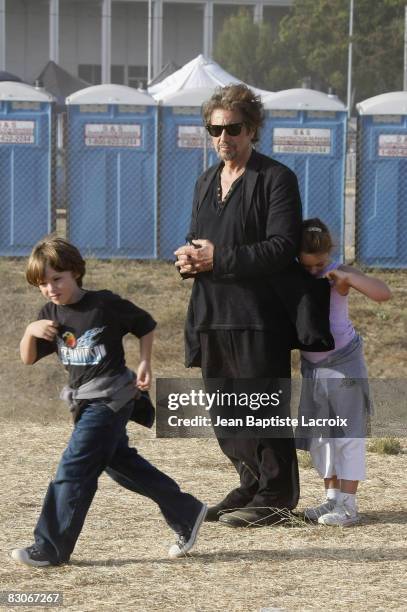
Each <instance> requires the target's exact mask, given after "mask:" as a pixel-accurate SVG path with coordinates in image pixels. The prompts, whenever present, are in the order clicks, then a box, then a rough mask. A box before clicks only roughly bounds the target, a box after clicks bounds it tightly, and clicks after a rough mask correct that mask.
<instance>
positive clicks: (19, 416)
mask: <svg viewBox="0 0 407 612" xmlns="http://www.w3.org/2000/svg"><path fill="white" fill-rule="evenodd" d="M88 267H89V273H88V275H87V282H86V283H85V286H86V287H88V288H96V287H98V288H102V287H103V288H104V287H108V288H110V289H112V290H114V291H117V292H118V293H121V294H122V295H123V296H126V297H128V298H130V299H132V300H134V301H135V302H136V303H137V304H139V305H140V306H142V307H144V308H147V309H148V310H149V311H150V312H152V314H153V315H154V317H155V318H156V319H157V320H158V322H159V329H158V331H157V340H156V346H155V352H154V373H155V376H157V377H164V376H167V377H168V376H174V377H180V376H181V377H182V376H191V377H193V376H197V372H196V371H186V370H185V369H184V368H183V365H182V363H183V361H182V350H183V348H182V347H183V345H182V325H183V320H184V316H185V310H186V305H187V300H188V295H189V291H190V284H189V283H188V282H181V281H180V280H179V278H178V276H177V275H176V274H175V273H174V271H173V269H172V267H171V266H170V264H165V263H158V262H154V263H150V262H144V263H143V262H117V261H116V262H115V261H114V262H90V263H89V266H88ZM378 275H379V276H380V277H381V278H383V279H386V280H387V282H388V283H389V285H390V287H391V289H392V291H393V299H392V300H391V301H390V302H388V303H385V304H381V305H380V304H379V305H377V304H374V303H373V302H370V301H369V300H367V299H365V298H363V297H362V296H360V295H357V294H353V295H352V298H351V314H352V319H353V321H354V323H355V325H356V327H357V328H358V330H359V331H360V332H361V333H362V335H363V336H364V338H365V352H366V359H367V363H368V367H369V371H370V376H371V377H374V378H383V379H386V378H392V379H400V380H405V378H406V363H407V360H406V356H407V342H406V336H405V314H404V313H405V296H406V282H405V281H406V279H407V272H394V273H391V272H380V273H378ZM0 278H1V280H2V287H3V291H2V295H1V297H0V300H1V309H0V312H1V315H0V316H1V319H0V323H1V329H2V342H1V345H0V366H1V367H0V382H1V384H0V421H1V425H2V434H3V435H2V443H1V446H0V460H1V466H2V470H1V473H0V480H1V481H0V496H1V502H0V524H1V531H0V591H6V590H12V591H25V592H32V591H36V592H38V591H47V592H50V591H51V592H55V591H60V592H61V593H62V594H63V598H64V604H63V608H62V609H67V610H72V611H74V612H87V611H89V612H90V611H92V612H96V611H98V612H100V611H102V612H104V611H105V610H106V611H108V610H119V609H120V610H123V611H124V612H127V611H129V612H131V611H137V612H138V611H143V612H144V611H145V612H150V611H151V612H155V611H160V612H170V611H172V610H177V611H178V610H180V611H185V612H187V611H188V612H200V611H202V612H212V611H218V610H219V611H227V612H229V611H230V612H232V611H239V612H240V611H243V612H246V611H247V612H252V611H253V612H255V611H259V612H260V611H261V610H263V611H264V612H266V611H268V610H274V611H277V610H287V611H314V610H320V609H325V610H339V609H340V610H345V611H348V610H349V611H353V610H375V611H381V610H386V611H387V610H405V609H406V608H407V593H406V586H405V585H406V581H405V576H406V569H407V563H406V557H407V554H406V546H405V542H406V535H407V533H406V532H407V529H406V521H407V513H406V506H407V494H406V491H407V486H406V475H405V474H406V467H407V461H406V452H407V445H406V444H405V440H403V441H402V442H403V452H402V453H401V454H399V455H396V456H380V455H376V454H372V453H368V479H367V480H366V482H365V483H363V485H362V486H361V488H360V493H359V495H358V501H359V507H360V512H361V515H362V522H361V524H360V525H358V526H356V527H352V528H348V529H341V528H326V527H322V526H318V527H316V526H312V525H308V524H305V523H304V522H303V521H301V520H298V521H293V522H292V523H290V524H289V525H288V526H273V527H264V528H261V529H253V528H252V529H249V528H246V529H238V530H234V529H230V528H227V527H222V526H221V525H220V524H208V523H205V524H204V526H203V528H202V530H201V533H200V537H199V541H198V544H197V546H196V549H194V553H193V555H192V556H191V557H189V558H186V559H182V560H177V561H170V560H168V559H167V550H168V547H169V545H170V544H171V543H172V541H173V536H172V533H171V532H170V530H169V529H168V527H167V526H166V524H165V523H164V521H163V520H162V518H161V516H160V513H159V511H158V509H157V508H156V507H155V506H154V504H153V503H152V502H150V501H149V500H146V499H144V498H142V497H139V496H137V495H133V494H131V493H130V492H128V491H126V490H124V489H121V488H120V487H118V486H117V484H116V483H114V482H113V481H111V480H110V479H109V478H108V477H107V476H105V475H103V476H102V478H101V479H100V486H99V491H98V493H97V495H96V498H95V501H94V503H93V505H92V508H91V510H90V513H89V515H88V518H87V521H86V524H85V528H84V531H83V533H82V534H81V537H80V539H79V541H78V544H77V547H76V549H75V551H74V554H73V557H72V560H71V563H70V564H69V565H67V566H64V567H60V568H46V569H42V570H41V569H29V568H26V567H24V566H18V565H17V564H15V563H14V562H13V561H12V560H11V559H10V557H9V554H10V551H11V549H12V548H14V547H15V546H24V545H27V544H30V543H31V542H32V529H33V527H34V525H35V521H36V518H37V516H38V513H39V510H40V507H41V503H42V499H43V495H44V492H45V489H46V487H47V484H48V482H49V480H50V479H51V478H52V476H53V473H54V472H55V469H56V466H57V463H58V460H59V457H60V454H61V452H62V450H63V449H64V446H65V443H66V440H67V438H68V436H69V433H70V430H71V425H70V424H69V419H68V416H67V411H66V408H65V407H64V405H63V404H62V403H61V402H59V401H56V399H55V398H57V396H58V392H59V389H60V387H61V386H62V385H63V383H64V373H63V372H62V371H61V370H62V368H60V366H59V365H58V364H57V362H56V360H55V359H54V358H53V357H51V358H48V359H47V360H44V362H43V363H39V364H37V365H36V366H34V367H24V366H22V364H21V363H20V362H19V355H18V342H19V339H20V337H21V335H22V333H23V331H24V328H25V325H26V324H27V323H28V322H29V321H30V320H32V319H34V318H35V316H36V313H37V311H38V309H39V307H40V305H41V303H42V302H41V298H40V296H39V294H38V291H37V290H36V289H33V288H30V287H27V286H26V284H25V281H24V262H23V261H21V260H17V259H16V260H10V259H0ZM126 347H127V349H128V355H129V364H130V365H132V366H134V365H136V359H137V342H135V341H134V339H132V338H129V339H128V340H126ZM293 371H294V374H295V375H296V374H298V355H297V354H296V353H294V354H293ZM129 431H130V437H131V440H132V442H133V443H134V445H135V446H137V448H138V449H139V451H140V453H141V454H142V455H144V456H145V457H146V458H148V459H149V460H151V461H152V462H153V463H154V464H156V465H157V466H158V467H159V468H161V469H163V470H164V471H167V472H168V473H169V474H170V475H171V476H173V477H174V478H175V479H176V480H178V481H179V483H180V484H181V486H182V487H183V488H184V489H186V490H188V491H189V492H191V493H193V494H195V495H197V496H199V497H200V498H201V499H203V500H205V501H207V502H209V503H215V502H217V501H218V500H219V499H220V498H221V497H222V496H223V495H224V494H225V493H226V492H227V491H228V490H230V489H231V488H232V487H234V486H236V484H237V479H236V474H235V472H234V469H233V468H232V466H231V465H229V463H228V462H227V460H226V459H225V458H224V457H223V456H222V455H221V453H220V451H219V449H218V446H217V443H216V441H214V440H212V439H207V440H206V439H203V440H202V439H200V440H185V439H183V440H158V439H155V438H154V434H153V433H151V432H148V431H146V430H143V429H142V428H139V427H137V426H136V425H134V424H130V425H129ZM301 487H302V489H301V499H300V503H299V508H298V509H299V511H301V510H302V509H304V508H305V507H306V506H307V505H309V504H312V503H314V502H315V501H319V500H320V498H321V492H322V491H321V483H320V481H319V479H318V477H317V475H316V473H315V472H314V470H312V469H306V468H301ZM0 607H1V606H0ZM1 609H4V610H13V609H14V607H12V606H10V605H7V604H4V605H3V607H1ZM19 609H21V610H30V609H32V607H25V606H23V607H19ZM35 609H38V610H42V609H46V608H42V607H36V608H35ZM48 609H49V608H48ZM52 609H58V608H52Z"/></svg>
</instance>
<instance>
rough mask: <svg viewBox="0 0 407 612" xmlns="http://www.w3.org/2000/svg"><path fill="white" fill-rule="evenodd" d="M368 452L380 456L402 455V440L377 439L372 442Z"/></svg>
mask: <svg viewBox="0 0 407 612" xmlns="http://www.w3.org/2000/svg"><path fill="white" fill-rule="evenodd" d="M367 450H368V451H369V452H370V453H378V454H379V455H398V454H399V453H401V450H402V449H401V444H400V440H398V439H397V438H391V437H388V438H375V439H374V440H370V442H369V444H368V447H367Z"/></svg>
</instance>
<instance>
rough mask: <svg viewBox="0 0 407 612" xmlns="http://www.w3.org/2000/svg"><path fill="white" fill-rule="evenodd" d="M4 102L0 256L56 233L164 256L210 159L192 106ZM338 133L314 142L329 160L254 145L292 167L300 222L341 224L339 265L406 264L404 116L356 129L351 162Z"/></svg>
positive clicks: (88, 251) (93, 249)
mask: <svg viewBox="0 0 407 612" xmlns="http://www.w3.org/2000/svg"><path fill="white" fill-rule="evenodd" d="M4 104H5V103H0V108H1V109H2V110H1V111H0V113H1V114H2V116H0V176H1V181H2V190H1V196H0V198H1V202H0V204H1V209H0V255H3V256H15V255H17V256H19V255H24V256H25V255H27V254H28V253H29V252H30V250H31V248H32V245H33V244H34V243H35V242H36V241H37V240H39V239H40V238H41V237H42V236H44V235H45V234H47V233H49V232H51V231H55V230H56V231H57V232H58V233H59V234H60V235H63V236H66V237H67V238H68V239H70V240H71V241H72V242H73V243H74V244H76V245H77V246H78V247H79V248H80V249H81V251H82V252H83V254H84V255H85V256H87V257H89V256H94V257H98V258H129V259H173V251H174V250H175V249H176V248H177V247H178V246H179V245H180V244H183V243H184V242H185V236H186V234H187V232H188V227H189V221H190V214H191V207H192V199H193V189H194V184H195V181H196V179H197V178H198V176H199V175H200V174H201V173H202V172H203V171H204V170H205V169H206V168H207V167H208V166H210V165H212V164H213V163H215V161H216V155H215V152H214V150H213V148H212V145H211V140H210V138H209V137H208V135H207V133H206V131H205V130H204V128H203V126H202V120H201V117H200V111H199V108H195V109H193V108H191V107H188V108H186V107H170V108H165V107H159V108H158V109H157V108H156V107H142V106H135V105H127V106H126V105H116V106H114V105H112V106H109V105H88V106H87V107H82V108H81V106H80V105H78V106H75V105H73V106H72V107H70V108H68V112H67V113H64V114H61V115H59V116H58V119H56V117H55V116H54V115H53V114H52V110H51V109H50V108H46V106H47V105H43V104H37V103H32V104H31V106H30V105H29V104H27V103H26V104H25V105H18V104H17V105H16V104H14V107H11V106H10V104H11V103H7V104H8V105H9V106H7V107H5V106H4ZM314 119H315V120H316V119H317V118H314ZM277 127H279V126H277ZM280 127H281V126H280ZM292 129H296V128H294V127H292ZM307 129H316V130H318V129H321V130H323V129H325V130H327V129H329V128H327V127H326V126H322V127H321V126H319V127H318V126H315V125H314V126H313V127H311V128H307ZM335 129H336V128H335ZM271 133H272V132H269V134H271ZM281 135H283V136H284V135H285V134H282V132H281V131H280V132H277V136H280V137H281ZM314 135H315V134H314V133H312V134H311V136H314ZM320 135H321V134H317V136H320ZM266 136H267V134H266ZM341 138H342V137H341ZM341 138H339V137H334V136H332V137H330V140H329V139H328V140H326V142H325V144H324V143H323V144H322V145H319V146H325V147H328V148H329V152H330V154H327V153H326V152H325V153H324V152H319V153H318V152H312V151H311V152H310V151H308V152H306V151H305V152H304V154H303V155H301V156H298V155H296V153H292V155H291V157H290V153H288V152H287V151H285V152H284V154H283V153H282V152H279V151H278V150H277V149H276V146H282V145H281V142H280V144H279V145H276V144H275V141H273V140H269V141H267V140H264V139H263V140H262V141H261V143H260V146H259V150H260V151H262V152H264V153H265V154H267V155H270V156H272V157H276V158H277V159H281V161H283V162H284V163H287V164H288V165H290V166H291V167H293V169H294V171H296V172H297V174H298V178H299V183H300V188H301V191H302V197H303V200H304V202H306V206H305V210H304V216H308V217H309V216H316V215H317V216H320V217H321V218H322V219H323V220H324V221H326V222H327V224H328V225H330V226H331V227H332V225H334V227H338V228H339V230H338V232H336V231H334V234H335V233H339V236H336V237H337V244H338V245H339V249H340V254H341V255H343V258H344V259H345V260H347V261H352V260H353V259H354V258H355V257H356V259H357V261H358V262H359V263H361V264H362V265H366V266H376V267H384V268H405V267H407V240H406V238H405V236H406V235H407V231H406V230H407V209H406V206H405V199H406V193H405V192H406V189H407V172H406V170H407V168H406V167H405V166H406V164H407V118H406V117H403V118H400V121H399V122H398V123H393V124H391V125H390V126H389V125H387V124H383V123H380V121H378V120H377V119H376V120H374V119H373V118H370V119H369V121H368V122H367V123H366V124H365V123H362V122H359V127H358V153H357V156H356V154H355V153H354V152H353V151H352V150H349V149H348V153H347V156H346V159H345V157H344V155H343V153H341V151H343V152H344V147H343V142H342V140H341ZM348 144H349V143H348ZM310 146H316V145H315V143H314V144H312V143H311V145H310ZM327 150H328V149H327ZM405 155H406V156H405ZM356 157H357V159H356ZM345 167H346V177H345V176H344V174H343V170H342V169H343V168H345ZM341 172H342V176H341V175H340V173H341ZM335 181H336V183H335V184H336V185H337V187H335V189H333V184H334V182H335ZM338 185H339V187H338ZM332 219H333V220H334V221H332ZM335 223H336V224H337V225H336V226H335ZM338 223H339V225H338Z"/></svg>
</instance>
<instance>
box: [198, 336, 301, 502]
mask: <svg viewBox="0 0 407 612" xmlns="http://www.w3.org/2000/svg"><path fill="white" fill-rule="evenodd" d="M200 342H201V352H202V375H203V378H204V382H205V387H206V389H207V391H208V392H212V393H213V392H217V391H219V392H220V393H223V392H225V393H231V392H232V391H233V390H235V391H236V390H239V391H242V390H245V391H247V392H248V393H252V392H255V391H256V392H261V393H269V392H274V391H276V389H281V388H283V389H284V398H285V401H284V402H282V403H281V405H280V406H279V408H278V409H275V408H271V407H270V408H263V409H262V410H261V411H257V412H256V416H257V417H260V416H262V417H264V416H273V415H274V416H280V417H283V416H288V415H289V399H290V397H289V395H290V378H291V359H290V350H289V349H288V348H285V347H283V346H282V343H281V342H277V341H276V338H275V335H271V334H269V333H267V332H263V331H252V330H213V331H208V332H201V333H200ZM241 413H242V408H241V407H240V406H239V405H236V406H230V405H229V407H228V408H227V409H225V407H224V406H222V405H219V404H218V405H217V406H216V409H215V412H214V414H212V422H214V418H216V417H217V416H222V415H224V416H225V417H226V416H227V417H229V416H230V415H231V414H234V416H237V415H239V414H241ZM226 431H228V430H226ZM215 433H216V436H217V439H218V443H219V446H220V448H221V450H222V451H223V453H224V454H225V455H226V456H227V457H228V458H229V460H230V461H231V462H232V463H233V465H234V466H235V469H236V471H237V473H238V474H239V477H240V486H239V487H237V488H236V489H234V490H233V491H231V492H230V493H229V494H228V495H227V496H226V497H225V499H224V502H225V504H226V505H227V506H228V507H231V508H233V507H243V506H248V507H265V506H266V507H269V506H272V507H276V508H288V509H290V510H291V509H293V508H295V506H296V505H297V503H298V499H299V494H300V487H299V478H298V464H297V455H296V450H295V444H294V439H293V437H287V436H289V433H290V432H289V431H288V430H287V428H284V435H285V436H286V437H280V438H276V437H261V436H258V437H249V436H250V433H248V431H247V430H246V431H244V430H242V428H239V430H236V431H235V432H233V435H231V436H230V437H228V436H227V434H226V437H225V433H224V431H222V429H217V428H215ZM268 433H270V430H269V432H268ZM274 433H275V431H274ZM256 435H257V434H256Z"/></svg>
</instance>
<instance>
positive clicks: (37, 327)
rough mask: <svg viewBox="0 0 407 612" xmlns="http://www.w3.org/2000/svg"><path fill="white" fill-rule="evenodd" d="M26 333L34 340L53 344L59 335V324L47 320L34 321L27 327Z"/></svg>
mask: <svg viewBox="0 0 407 612" xmlns="http://www.w3.org/2000/svg"><path fill="white" fill-rule="evenodd" d="M26 333H28V334H29V335H30V336H34V338H42V339H43V340H48V341H49V342H52V341H53V340H54V338H55V336H56V335H57V333H58V323H56V322H55V321H49V320H47V319H40V320H39V321H33V322H32V323H30V324H29V325H28V327H27V330H26Z"/></svg>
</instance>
